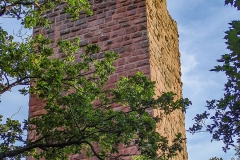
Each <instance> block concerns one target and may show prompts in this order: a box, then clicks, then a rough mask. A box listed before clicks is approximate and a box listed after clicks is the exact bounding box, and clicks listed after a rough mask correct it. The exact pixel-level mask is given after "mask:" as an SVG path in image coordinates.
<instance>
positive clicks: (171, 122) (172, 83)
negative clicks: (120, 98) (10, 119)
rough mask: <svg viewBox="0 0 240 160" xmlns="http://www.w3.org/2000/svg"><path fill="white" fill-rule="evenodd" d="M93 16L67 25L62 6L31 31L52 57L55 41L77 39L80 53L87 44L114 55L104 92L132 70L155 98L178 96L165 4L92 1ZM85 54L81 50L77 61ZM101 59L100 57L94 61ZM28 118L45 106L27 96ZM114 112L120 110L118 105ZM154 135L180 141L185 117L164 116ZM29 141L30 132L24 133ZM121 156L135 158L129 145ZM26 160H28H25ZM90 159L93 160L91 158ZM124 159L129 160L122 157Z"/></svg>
mask: <svg viewBox="0 0 240 160" xmlns="http://www.w3.org/2000/svg"><path fill="white" fill-rule="evenodd" d="M92 7H93V10H94V15H93V16H91V17H89V16H86V15H85V14H81V15H80V16H79V19H78V20H77V21H71V19H69V17H68V16H67V15H66V14H63V13H62V6H58V7H57V8H56V9H55V11H53V12H51V13H47V16H48V17H49V18H50V20H51V22H53V23H52V25H51V28H48V29H46V28H35V29H34V32H33V34H34V35H36V34H38V33H42V34H43V35H45V36H47V37H49V38H50V39H51V40H52V47H53V48H54V51H55V54H54V55H53V57H54V58H61V56H62V55H61V54H59V53H58V48H57V47H56V42H57V40H59V39H60V38H63V39H72V38H73V37H80V38H81V43H80V45H81V46H82V48H84V46H86V45H87V44H88V43H91V44H94V43H97V44H98V45H99V46H100V47H101V48H102V52H104V51H107V50H112V51H115V52H116V53H118V54H119V55H120V58H119V59H118V60H117V61H116V62H115V66H116V72H115V73H114V74H113V75H112V76H111V77H110V78H109V81H108V85H107V88H111V87H114V85H115V82H116V81H118V80H119V78H120V77H121V76H132V75H134V74H135V73H136V71H141V72H144V73H145V75H146V76H148V77H149V78H150V79H151V80H153V81H156V89H155V91H156V95H157V96H159V95H161V94H162V93H163V92H167V91H173V92H175V93H177V95H178V98H180V97H181V96H182V82H181V79H180V77H181V72H180V53H179V49H178V32H177V25H176V22H175V21H174V20H172V18H171V17H170V15H169V13H168V11H167V8H166V0H94V1H92ZM82 52H84V49H81V50H80V51H79V52H78V53H77V54H76V56H77V57H78V56H79V55H80V54H81V53H82ZM102 55H103V54H102V53H99V54H98V58H101V56H102ZM29 106H30V109H29V117H34V116H38V115H41V114H43V113H44V110H43V106H44V102H43V101H42V100H40V99H38V98H37V97H36V96H35V95H31V96H30V102H29ZM118 107H119V106H118ZM152 113H153V115H154V116H157V115H160V116H161V117H163V116H162V112H161V111H159V110H153V111H152ZM157 131H158V132H160V133H161V134H163V135H164V136H166V137H168V138H169V139H170V140H173V138H174V135H175V134H176V133H177V132H181V133H182V134H183V136H185V126H184V114H183V113H181V112H178V111H176V112H174V113H172V114H171V115H169V116H164V117H163V121H162V122H160V123H159V124H158V125H157ZM29 138H30V139H34V133H29ZM120 148H121V151H120V152H121V153H136V148H134V146H132V147H129V148H124V147H123V146H120ZM27 159H28V160H30V159H31V158H27ZM69 159H70V160H78V159H83V160H86V159H87V158H86V157H85V156H84V154H81V155H73V156H71V157H70V158H69ZM90 159H91V160H95V159H96V157H93V158H90ZM124 159H126V160H129V159H131V157H124ZM186 159H187V151H186V145H184V150H183V152H181V153H180V154H179V156H178V157H174V160H186Z"/></svg>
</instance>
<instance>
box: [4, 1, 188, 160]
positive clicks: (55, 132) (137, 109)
mask: <svg viewBox="0 0 240 160" xmlns="http://www.w3.org/2000/svg"><path fill="white" fill-rule="evenodd" d="M62 3H65V9H64V11H65V12H66V13H68V14H70V15H71V16H72V18H73V19H74V20H75V19H77V18H78V13H79V12H81V11H84V12H86V13H87V14H89V15H91V14H92V11H91V9H90V4H89V3H88V1H87V0H67V1H65V0H64V1H63V0H51V1H49V0H42V1H40V2H39V1H37V0H21V1H20V0H9V1H1V2H0V16H2V17H3V16H5V17H12V18H17V19H19V20H21V21H22V25H23V26H24V27H26V28H33V27H35V26H45V27H47V26H49V21H48V19H47V18H46V17H44V13H45V12H47V11H51V10H52V9H53V8H54V7H55V6H56V5H59V4H62ZM79 42H80V40H79V38H74V39H72V40H59V41H58V47H59V49H60V51H61V52H62V53H63V54H64V55H65V57H64V58H62V59H57V58H51V56H52V55H53V54H54V52H53V49H52V48H51V47H50V43H51V42H50V40H49V39H48V38H45V37H44V36H42V35H41V34H39V35H37V36H34V37H28V38H26V39H25V40H24V42H15V41H14V36H12V35H9V34H8V33H7V32H6V31H4V30H3V29H0V78H1V79H0V94H4V93H5V92H7V91H9V90H11V89H12V88H13V87H15V86H22V88H21V89H20V90H19V91H20V93H21V94H23V95H28V94H36V95H37V96H38V97H39V98H41V99H42V100H43V102H44V103H45V107H44V109H45V114H43V115H41V116H37V117H33V118H31V119H28V120H25V121H24V122H23V123H21V122H19V121H18V120H13V119H11V118H7V119H6V123H1V124H0V138H1V141H0V142H1V143H0V159H3V158H9V159H20V158H21V157H24V156H33V157H35V158H37V159H40V158H41V157H45V159H49V160H54V159H67V157H68V156H69V155H70V154H76V153H79V154H80V153H82V152H83V151H85V152H86V154H87V155H88V156H96V157H98V159H106V158H115V159H118V158H119V157H121V156H129V155H123V154H121V153H119V145H120V144H124V145H125V146H129V145H134V146H136V148H137V149H138V150H139V151H140V152H136V153H135V154H139V153H141V155H143V156H145V157H148V158H149V159H167V158H170V157H173V156H175V155H176V153H177V151H180V150H181V143H182V141H183V140H184V139H183V138H182V137H181V134H177V135H176V138H175V139H174V142H172V145H170V146H169V145H168V144H169V143H168V140H167V139H166V138H165V137H163V136H161V135H159V133H157V132H156V131H155V130H156V123H157V122H158V121H159V120H160V119H159V118H158V117H154V118H153V117H152V116H151V114H150V113H148V112H147V111H148V109H149V108H156V109H162V110H163V111H164V112H165V113H166V114H170V113H171V112H172V111H173V110H175V109H181V110H184V109H185V108H186V107H187V106H188V105H189V104H190V102H189V101H188V100H187V99H180V100H177V101H174V96H175V95H174V94H173V93H171V92H169V93H164V94H163V95H162V96H161V97H158V98H157V99H154V98H153V97H154V82H151V81H150V80H149V79H148V78H147V77H145V76H144V75H143V74H141V73H137V74H136V75H135V76H132V77H129V78H126V77H122V78H121V80H120V81H119V82H118V83H117V84H116V88H114V89H106V88H105V85H106V83H107V80H108V77H109V75H111V74H112V73H113V72H114V66H113V65H112V64H113V62H114V60H115V59H116V58H118V55H117V54H115V53H113V52H105V54H104V58H103V59H96V54H97V53H98V52H99V51H100V48H99V47H98V46H97V45H88V46H87V47H86V49H85V53H83V54H81V57H80V59H78V61H76V59H75V56H74V54H75V53H76V52H77V51H78V50H79ZM30 85H31V87H29V86H30ZM3 101H4V100H3ZM114 104H115V105H116V104H118V105H121V106H122V108H124V109H125V111H121V110H116V109H114V108H113V107H112V106H113V105H114ZM0 120H1V121H2V116H0ZM24 131H28V134H29V135H31V134H35V138H34V139H26V137H25V136H24ZM16 142H21V143H16ZM17 144H18V145H17ZM158 150H161V151H160V152H161V154H157V151H158Z"/></svg>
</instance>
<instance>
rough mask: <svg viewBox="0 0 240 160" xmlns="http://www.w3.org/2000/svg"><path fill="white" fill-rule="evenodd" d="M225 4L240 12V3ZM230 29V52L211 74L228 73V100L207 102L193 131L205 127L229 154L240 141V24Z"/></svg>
mask: <svg viewBox="0 0 240 160" xmlns="http://www.w3.org/2000/svg"><path fill="white" fill-rule="evenodd" d="M225 4H226V5H228V4H230V5H232V6H234V7H235V8H237V10H239V9H240V0H225ZM229 25H230V27H229V30H228V31H226V32H225V33H226V35H225V37H224V39H226V44H227V48H228V49H229V50H230V53H228V54H224V55H222V56H221V58H220V59H219V60H217V61H218V62H220V63H222V64H221V65H218V66H215V67H214V69H212V70H211V71H215V72H224V73H225V75H226V77H227V83H226V84H225V86H224V91H225V93H224V97H223V98H221V99H219V100H212V101H207V106H206V107H207V109H208V110H209V111H212V110H213V111H214V115H211V114H210V112H209V111H205V112H204V113H202V114H197V115H196V117H195V118H194V120H195V124H194V125H193V127H191V128H190V129H189V131H190V132H191V133H196V132H198V131H200V130H203V129H204V126H205V127H206V128H205V131H207V132H209V133H210V134H212V139H213V140H217V141H223V143H224V145H225V146H224V147H223V150H224V151H225V152H226V151H227V150H228V149H230V148H229V147H230V146H235V145H236V142H237V143H239V142H240V137H239V136H240V45H239V44H240V37H239V35H240V21H232V22H230V23H229ZM206 119H211V120H212V124H205V123H204V122H205V121H206Z"/></svg>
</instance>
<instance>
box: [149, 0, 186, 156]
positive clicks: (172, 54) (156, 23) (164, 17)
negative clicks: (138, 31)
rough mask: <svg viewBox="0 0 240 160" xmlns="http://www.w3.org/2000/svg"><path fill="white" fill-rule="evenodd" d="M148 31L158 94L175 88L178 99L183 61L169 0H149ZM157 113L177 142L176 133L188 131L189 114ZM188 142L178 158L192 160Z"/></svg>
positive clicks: (161, 130) (160, 127)
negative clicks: (187, 115)
mask: <svg viewBox="0 0 240 160" xmlns="http://www.w3.org/2000/svg"><path fill="white" fill-rule="evenodd" d="M146 12H147V31H148V38H149V53H150V78H151V80H152V81H155V82H156V88H155V93H156V96H160V95H161V94H162V93H163V92H169V91H172V92H174V93H176V94H177V96H176V97H177V98H181V97H182V82H181V64H180V53H179V43H178V30H177V23H176V22H175V21H174V20H173V19H172V18H171V16H170V15H169V13H168V11H167V4H166V0H146ZM153 115H154V116H160V117H162V120H161V121H160V123H159V124H157V131H158V132H159V133H161V134H162V135H164V136H166V137H167V138H168V140H169V141H173V139H174V137H175V134H176V133H178V132H180V133H181V134H182V136H183V137H186V133H185V116H184V114H183V113H182V112H181V111H175V112H173V113H171V114H170V115H168V116H163V113H162V111H160V110H154V111H153ZM186 149H187V148H186V144H184V150H183V151H182V152H181V153H180V154H179V156H178V157H174V160H186V159H188V156H187V150H186Z"/></svg>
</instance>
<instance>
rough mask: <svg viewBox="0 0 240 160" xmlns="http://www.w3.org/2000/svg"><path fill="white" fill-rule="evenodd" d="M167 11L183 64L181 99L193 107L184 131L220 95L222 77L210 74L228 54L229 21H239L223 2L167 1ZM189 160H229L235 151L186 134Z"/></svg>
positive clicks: (202, 135) (202, 136) (205, 137)
mask: <svg viewBox="0 0 240 160" xmlns="http://www.w3.org/2000/svg"><path fill="white" fill-rule="evenodd" d="M167 2H168V10H169V12H170V14H171V16H172V17H173V19H174V20H176V21H177V23H178V30H179V35H180V37H179V40H180V44H179V46H180V52H181V63H182V81H183V96H184V97H187V98H189V99H190V100H191V101H192V103H193V105H192V106H191V107H190V108H189V109H188V110H187V115H186V128H189V127H190V126H191V125H192V123H193V121H192V119H193V117H194V115H196V114H197V113H202V112H203V111H204V109H205V107H204V106H205V104H206V103H205V102H206V100H212V99H218V98H221V97H222V95H223V85H224V82H225V81H226V78H225V76H224V74H222V73H215V72H210V71H209V70H210V69H212V68H213V66H214V65H216V64H217V62H216V59H218V58H220V55H221V54H224V53H228V50H226V45H225V44H224V42H225V40H224V39H223V37H224V32H225V31H226V30H227V29H228V23H229V22H230V21H231V20H238V19H239V15H240V14H239V13H240V12H237V11H236V9H235V8H233V7H230V6H224V0H218V1H216V0H192V1H189V0H181V1H176V0H168V1H167ZM187 139H188V140H187V147H188V153H189V160H208V159H209V158H211V157H212V156H217V157H222V158H223V159H224V160H230V159H231V157H232V156H233V155H234V151H228V152H227V153H224V152H223V151H222V148H221V147H222V146H223V144H222V143H221V142H212V143H211V136H210V135H209V134H206V133H198V134H195V135H191V134H189V133H187Z"/></svg>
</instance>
